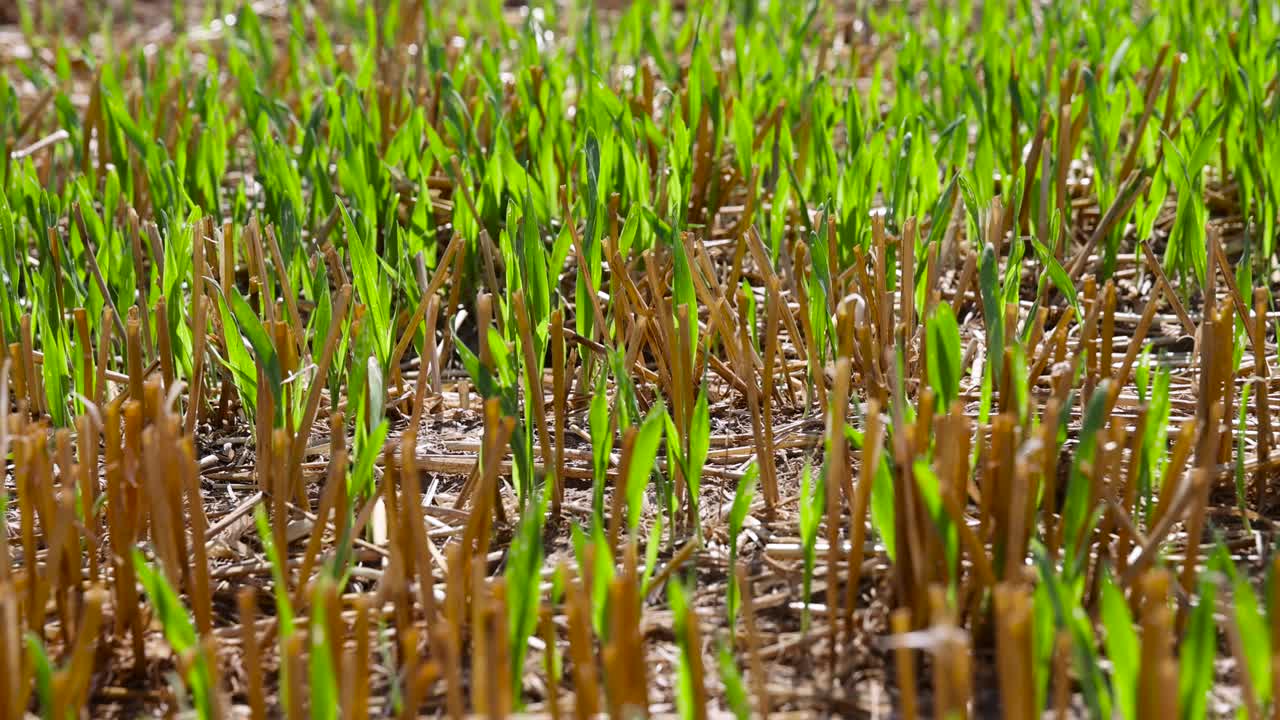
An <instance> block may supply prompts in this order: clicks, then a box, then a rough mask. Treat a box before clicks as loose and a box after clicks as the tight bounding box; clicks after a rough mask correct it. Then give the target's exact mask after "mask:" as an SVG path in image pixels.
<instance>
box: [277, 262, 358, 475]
mask: <svg viewBox="0 0 1280 720" xmlns="http://www.w3.org/2000/svg"><path fill="white" fill-rule="evenodd" d="M350 300H351V286H350V285H344V286H343V287H342V290H341V291H340V292H339V293H338V300H337V303H335V305H334V312H333V316H332V318H331V320H330V322H329V333H328V335H327V336H326V337H325V339H324V350H323V352H322V354H321V356H320V362H319V364H318V365H317V367H316V373H315V375H314V379H313V380H312V383H311V387H310V389H309V391H308V395H307V406H306V410H304V411H303V414H302V419H301V421H300V422H299V424H298V432H297V433H296V434H295V435H294V436H293V444H292V446H291V447H290V453H289V471H290V473H292V476H291V478H290V484H291V485H300V484H301V482H302V460H303V458H304V457H305V456H306V452H307V442H308V440H309V439H310V437H311V426H312V425H313V424H314V423H315V420H316V413H317V412H318V411H319V410H320V392H321V390H323V389H324V385H325V379H326V378H328V377H329V366H330V365H332V364H333V356H334V354H335V352H336V350H337V347H338V338H339V337H341V336H342V325H343V323H344V322H345V321H346V317H347V304H348V303H349V302H350Z"/></svg>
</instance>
